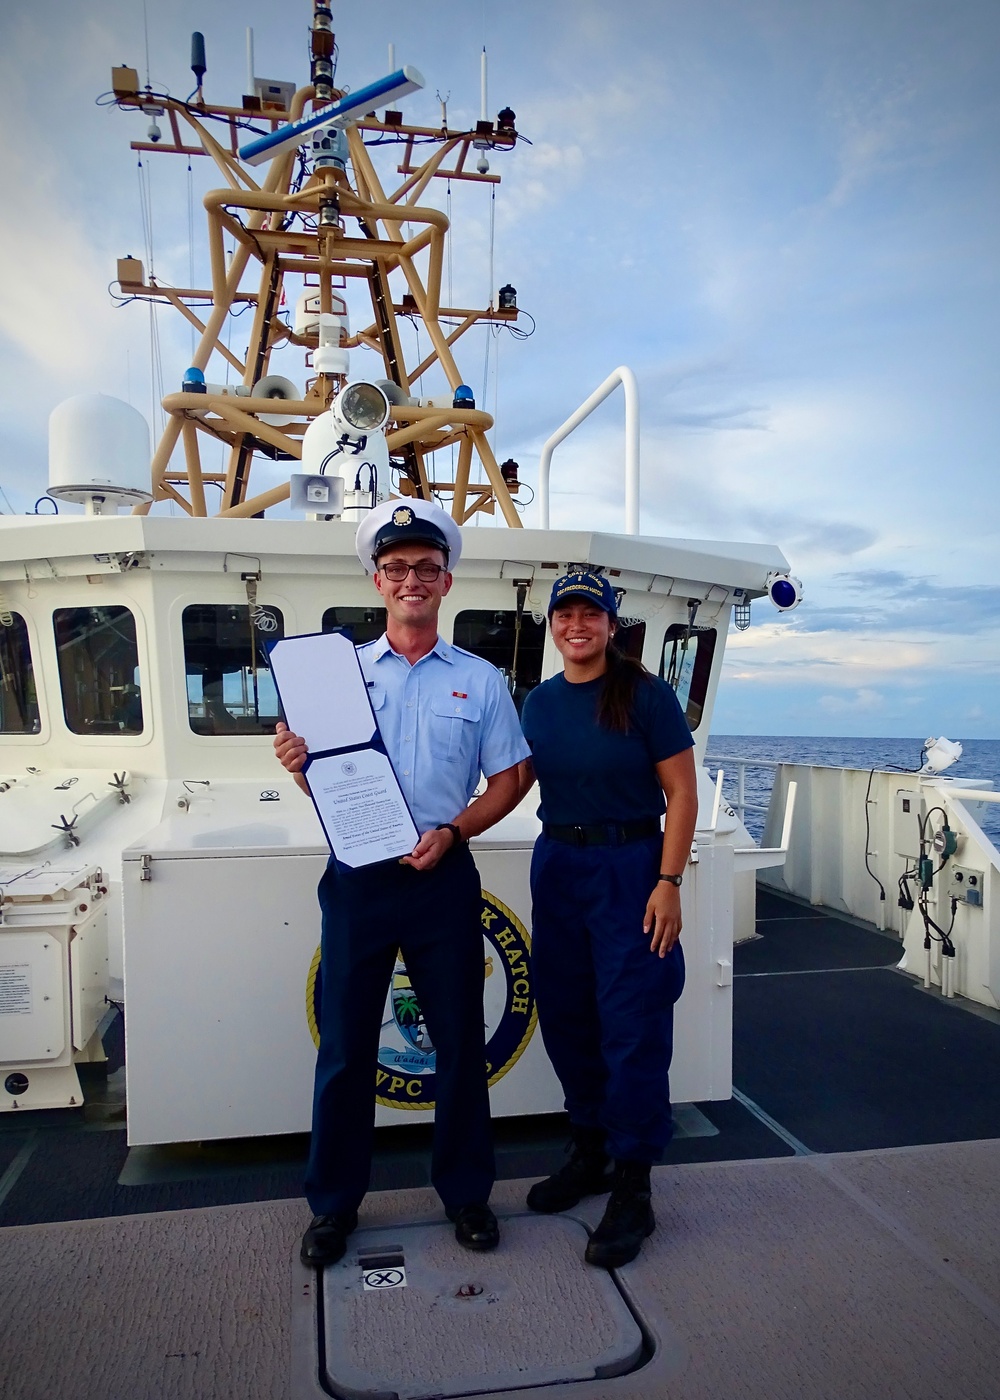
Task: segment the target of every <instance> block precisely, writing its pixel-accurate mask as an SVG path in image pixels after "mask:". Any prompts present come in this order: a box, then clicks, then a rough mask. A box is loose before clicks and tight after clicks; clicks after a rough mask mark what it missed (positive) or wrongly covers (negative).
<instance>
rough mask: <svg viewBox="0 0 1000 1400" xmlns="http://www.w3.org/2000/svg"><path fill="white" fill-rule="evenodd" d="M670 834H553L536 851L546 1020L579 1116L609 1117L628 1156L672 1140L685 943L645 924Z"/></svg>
mask: <svg viewBox="0 0 1000 1400" xmlns="http://www.w3.org/2000/svg"><path fill="white" fill-rule="evenodd" d="M662 846H663V843H662V839H661V838H660V837H659V836H655V837H651V838H650V839H649V840H645V841H632V842H629V843H628V844H627V845H624V846H588V847H583V848H579V847H575V846H569V845H566V844H565V843H563V842H560V841H553V840H551V839H550V838H549V837H547V836H544V835H543V836H540V837H539V838H538V840H537V842H536V843H535V850H534V854H533V856H532V860H531V897H532V925H533V927H532V947H531V964H532V969H533V971H534V978H535V996H536V999H537V1002H538V1024H539V1027H540V1029H541V1032H542V1039H543V1041H544V1042H545V1049H546V1051H547V1052H548V1056H549V1059H550V1060H551V1061H552V1065H553V1068H554V1069H555V1072H556V1074H557V1075H558V1076H559V1082H560V1084H561V1085H562V1088H563V1093H564V1094H565V1096H566V1110H567V1112H568V1113H569V1116H570V1121H571V1122H573V1123H574V1124H577V1125H578V1126H580V1127H588V1128H592V1127H600V1128H603V1129H604V1131H605V1134H606V1142H607V1148H608V1151H609V1152H610V1153H611V1155H612V1156H613V1157H616V1158H618V1159H619V1160H620V1161H628V1162H658V1161H659V1160H660V1158H661V1157H662V1156H663V1151H664V1148H665V1147H666V1146H667V1143H668V1142H669V1141H670V1138H671V1135H672V1132H673V1124H672V1120H671V1116H670V1079H669V1073H668V1071H669V1069H670V1059H671V1055H672V1053H673V1039H674V1003H675V1002H676V1001H677V998H678V997H679V996H680V994H681V992H682V991H683V989H684V954H683V952H682V951H681V946H680V943H675V944H674V946H673V948H672V949H671V951H670V952H669V953H668V954H667V955H666V957H665V958H660V957H659V956H658V955H657V954H656V953H651V952H650V950H649V942H650V936H651V935H650V934H647V933H643V931H642V921H643V916H644V914H645V911H646V901H647V900H648V899H649V895H650V892H651V890H652V889H653V886H654V884H655V883H656V877H657V875H658V874H659V869H660V853H661V851H662Z"/></svg>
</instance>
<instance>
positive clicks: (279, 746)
mask: <svg viewBox="0 0 1000 1400" xmlns="http://www.w3.org/2000/svg"><path fill="white" fill-rule="evenodd" d="M274 752H275V755H276V757H277V760H278V762H279V763H280V764H281V766H282V768H284V770H285V772H286V773H301V772H302V769H303V768H304V767H305V762H306V759H307V758H308V756H309V750H308V749H307V748H306V741H305V739H302V738H300V737H299V735H298V734H293V733H292V731H291V730H290V729H289V727H288V725H287V724H282V722H281V720H280V719H279V720H278V725H277V728H276V729H275V732H274Z"/></svg>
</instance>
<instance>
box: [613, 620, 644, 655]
mask: <svg viewBox="0 0 1000 1400" xmlns="http://www.w3.org/2000/svg"><path fill="white" fill-rule="evenodd" d="M645 641H646V624H645V622H644V621H643V619H642V618H641V617H620V618H619V619H618V630H617V631H616V632H615V646H616V647H617V648H618V650H619V651H620V652H624V654H625V655H626V656H631V657H634V659H635V660H636V661H641V660H642V648H643V646H644V645H645Z"/></svg>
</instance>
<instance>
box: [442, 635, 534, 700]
mask: <svg viewBox="0 0 1000 1400" xmlns="http://www.w3.org/2000/svg"><path fill="white" fill-rule="evenodd" d="M452 640H453V641H454V643H455V645H456V646H457V647H463V648H464V649H465V650H466V651H471V652H474V653H475V655H476V656H481V657H482V658H483V660H484V661H489V662H491V663H492V664H493V665H494V666H495V667H496V668H497V670H498V671H500V672H501V674H502V675H503V678H504V680H505V681H506V682H507V686H508V688H509V690H510V693H511V695H513V697H514V704H515V705H516V706H517V711H518V714H520V712H521V706H522V705H523V704H524V697H525V696H526V695H527V694H528V691H529V690H534V688H535V686H536V685H537V684H538V682H539V681H540V680H541V679H542V652H543V651H544V649H545V623H544V622H536V621H535V620H534V618H533V617H532V616H531V613H528V612H525V613H522V614H521V616H520V619H518V616H517V613H516V612H514V611H513V610H511V611H509V612H494V611H492V610H490V609H471V610H469V611H467V612H460V613H459V614H458V616H457V617H456V618H455V630H454V633H453V634H452Z"/></svg>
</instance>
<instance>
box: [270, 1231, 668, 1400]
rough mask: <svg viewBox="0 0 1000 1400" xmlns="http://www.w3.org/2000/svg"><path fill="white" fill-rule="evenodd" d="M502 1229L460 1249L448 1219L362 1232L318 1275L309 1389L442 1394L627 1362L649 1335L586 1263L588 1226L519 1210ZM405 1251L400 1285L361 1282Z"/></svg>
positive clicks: (410, 1399) (412, 1399)
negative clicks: (482, 1243) (485, 1242)
mask: <svg viewBox="0 0 1000 1400" xmlns="http://www.w3.org/2000/svg"><path fill="white" fill-rule="evenodd" d="M501 1229H502V1231H503V1237H502V1240H501V1245H500V1248H499V1249H498V1250H497V1251H496V1253H492V1254H473V1253H470V1252H469V1251H468V1250H464V1249H462V1248H461V1247H460V1246H459V1245H458V1244H457V1243H456V1242H455V1239H454V1236H453V1234H452V1231H451V1228H450V1227H449V1226H448V1225H447V1224H445V1223H444V1222H443V1221H441V1222H434V1223H428V1224H419V1225H408V1226H403V1227H400V1226H399V1225H398V1224H397V1225H394V1226H393V1227H392V1228H391V1231H390V1230H381V1231H380V1230H364V1231H359V1232H357V1234H356V1235H355V1236H354V1237H353V1239H352V1241H351V1243H352V1245H353V1246H354V1247H353V1249H351V1250H350V1251H349V1252H348V1254H347V1255H346V1256H345V1258H344V1259H343V1260H341V1262H340V1263H339V1264H336V1265H334V1266H333V1267H332V1268H329V1269H326V1270H324V1272H323V1275H322V1278H321V1281H320V1293H321V1297H320V1299H319V1302H318V1306H317V1308H316V1311H315V1314H314V1316H315V1317H316V1326H315V1329H314V1332H313V1335H314V1338H315V1340H316V1342H317V1344H318V1351H319V1357H318V1360H319V1366H318V1371H317V1369H315V1361H314V1362H313V1368H314V1369H313V1371H312V1374H313V1376H314V1377H315V1376H316V1375H317V1374H318V1377H319V1379H320V1382H321V1386H322V1390H317V1391H315V1392H313V1393H315V1394H322V1393H323V1392H324V1391H325V1393H326V1394H329V1395H334V1396H351V1397H356V1398H357V1400H362V1397H365V1398H367V1397H370V1398H371V1400H375V1397H378V1398H379V1400H387V1397H396V1398H397V1400H430V1397H432V1396H433V1397H441V1398H442V1400H445V1397H451V1396H454V1397H458V1396H464V1395H473V1394H476V1393H487V1394H488V1393H496V1392H498V1391H504V1390H520V1389H522V1388H524V1387H525V1386H543V1385H554V1384H560V1383H562V1384H565V1383H567V1382H573V1381H586V1380H593V1379H596V1378H602V1377H607V1376H614V1375H621V1374H623V1373H624V1372H626V1371H629V1370H631V1369H632V1368H633V1367H634V1366H635V1365H636V1363H637V1362H638V1361H639V1359H640V1357H641V1356H642V1352H643V1339H642V1334H641V1332H640V1329H639V1326H638V1324H637V1323H636V1320H635V1318H634V1317H633V1316H632V1314H631V1312H630V1311H629V1309H628V1307H627V1305H626V1304H625V1302H624V1300H623V1298H622V1296H621V1293H620V1292H619V1290H618V1288H617V1287H616V1285H615V1282H614V1280H613V1279H612V1277H611V1276H610V1275H609V1274H607V1273H605V1272H604V1271H603V1270H601V1269H592V1268H588V1267H587V1265H586V1264H584V1262H583V1251H584V1247H585V1245H586V1242H587V1232H586V1230H585V1229H584V1228H583V1226H582V1225H580V1224H579V1223H578V1222H577V1221H575V1220H572V1219H569V1218H567V1217H564V1216H551V1217H535V1216H531V1217H529V1216H513V1217H508V1218H507V1219H504V1220H502V1221H501ZM404 1259H405V1278H406V1286H405V1287H393V1288H389V1287H381V1288H376V1289H372V1288H367V1287H366V1286H365V1279H366V1277H368V1275H367V1274H366V1272H365V1270H366V1268H369V1269H370V1266H371V1264H372V1261H376V1260H377V1261H380V1262H382V1261H385V1262H388V1261H390V1260H391V1261H393V1263H394V1267H397V1268H400V1267H402V1261H403V1260H404ZM395 1261H399V1263H398V1264H397V1263H395ZM299 1374H300V1375H302V1372H301V1371H300V1372H299ZM300 1393H301V1394H307V1393H309V1391H308V1389H306V1390H302V1391H296V1394H300Z"/></svg>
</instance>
